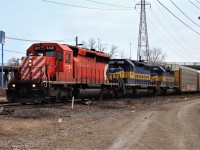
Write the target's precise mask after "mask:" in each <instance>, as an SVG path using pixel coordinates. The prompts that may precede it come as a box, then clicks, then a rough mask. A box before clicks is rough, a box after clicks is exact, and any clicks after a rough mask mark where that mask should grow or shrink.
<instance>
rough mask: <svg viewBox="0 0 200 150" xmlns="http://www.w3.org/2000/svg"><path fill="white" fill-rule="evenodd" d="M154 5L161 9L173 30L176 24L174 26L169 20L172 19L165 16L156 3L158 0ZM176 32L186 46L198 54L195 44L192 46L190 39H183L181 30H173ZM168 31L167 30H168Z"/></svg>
mask: <svg viewBox="0 0 200 150" xmlns="http://www.w3.org/2000/svg"><path fill="white" fill-rule="evenodd" d="M154 3H155V4H156V6H157V7H158V9H159V11H160V12H161V14H162V15H163V16H164V18H165V20H166V21H167V22H168V23H169V25H170V26H171V27H172V28H173V27H174V26H175V25H176V24H174V25H172V22H173V21H171V20H170V19H169V18H170V17H168V16H167V15H165V14H164V12H163V11H162V10H161V8H160V7H159V6H158V5H157V3H156V0H154ZM157 18H158V19H157V20H159V17H157ZM173 29H174V30H175V32H176V33H177V35H178V36H179V37H180V38H181V39H182V40H183V41H184V44H186V45H188V47H189V48H190V49H191V48H192V49H193V50H194V51H196V52H197V49H198V48H193V47H192V46H193V44H190V43H189V40H190V39H187V40H186V39H185V38H184V37H183V34H182V35H181V33H182V32H181V30H180V29H179V28H177V27H176V28H173ZM177 29H178V30H179V31H177ZM166 30H167V28H166Z"/></svg>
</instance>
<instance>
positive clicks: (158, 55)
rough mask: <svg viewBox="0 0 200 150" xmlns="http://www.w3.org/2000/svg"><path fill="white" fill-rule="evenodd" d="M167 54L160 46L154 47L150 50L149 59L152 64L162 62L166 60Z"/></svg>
mask: <svg viewBox="0 0 200 150" xmlns="http://www.w3.org/2000/svg"><path fill="white" fill-rule="evenodd" d="M165 58H166V54H165V53H163V52H162V50H161V49H160V48H153V49H151V50H149V61H150V63H151V64H152V65H155V64H160V63H163V62H164V61H165Z"/></svg>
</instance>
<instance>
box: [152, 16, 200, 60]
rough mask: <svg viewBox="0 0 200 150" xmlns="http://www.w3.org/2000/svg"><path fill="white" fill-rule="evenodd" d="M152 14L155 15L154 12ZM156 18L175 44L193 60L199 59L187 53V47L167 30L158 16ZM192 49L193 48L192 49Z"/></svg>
mask: <svg viewBox="0 0 200 150" xmlns="http://www.w3.org/2000/svg"><path fill="white" fill-rule="evenodd" d="M152 14H153V15H154V13H153V12H152ZM155 18H156V20H158V21H159V23H160V24H161V26H162V27H163V28H164V29H165V31H166V32H167V33H168V34H169V35H170V37H171V39H172V40H173V41H174V43H176V44H177V45H178V46H179V47H180V48H181V49H182V50H183V51H184V52H185V54H186V55H190V56H191V57H193V58H196V59H198V58H197V57H195V56H193V55H192V54H190V53H187V51H185V47H184V46H183V45H182V44H181V43H180V42H179V41H178V40H177V39H176V38H175V37H174V36H173V35H172V34H171V33H170V32H169V31H168V30H167V29H166V28H165V26H164V24H163V23H162V22H161V21H160V19H159V17H157V15H156V14H155ZM190 48H191V47H190Z"/></svg>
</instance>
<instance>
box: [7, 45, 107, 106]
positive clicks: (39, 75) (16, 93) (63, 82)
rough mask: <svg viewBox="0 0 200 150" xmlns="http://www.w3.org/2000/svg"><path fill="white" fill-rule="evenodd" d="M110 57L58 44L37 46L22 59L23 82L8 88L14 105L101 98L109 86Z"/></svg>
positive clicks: (19, 80) (8, 94)
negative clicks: (104, 86)
mask: <svg viewBox="0 0 200 150" xmlns="http://www.w3.org/2000/svg"><path fill="white" fill-rule="evenodd" d="M108 62H109V56H108V55H107V54H105V53H102V52H97V51H93V50H88V49H84V48H81V47H75V46H70V45H65V44H58V43H37V44H33V45H32V46H31V47H29V48H28V49H27V51H26V56H25V57H23V58H22V66H21V72H20V73H21V74H20V79H19V78H18V79H15V80H13V81H11V82H10V83H9V85H8V89H7V91H6V93H7V99H8V100H9V101H11V102H20V103H41V102H48V101H56V102H57V101H62V100H68V99H71V97H72V96H75V98H78V99H85V98H87V99H88V98H99V97H100V96H101V94H102V85H105V84H107V83H108V79H107V74H106V73H107V68H108Z"/></svg>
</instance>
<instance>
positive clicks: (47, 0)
mask: <svg viewBox="0 0 200 150" xmlns="http://www.w3.org/2000/svg"><path fill="white" fill-rule="evenodd" d="M41 1H44V2H47V3H52V4H57V5H63V6H70V7H77V8H84V9H90V10H133V9H102V8H97V7H87V6H80V5H72V4H67V3H60V2H55V1H50V0H41Z"/></svg>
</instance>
